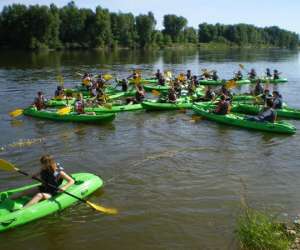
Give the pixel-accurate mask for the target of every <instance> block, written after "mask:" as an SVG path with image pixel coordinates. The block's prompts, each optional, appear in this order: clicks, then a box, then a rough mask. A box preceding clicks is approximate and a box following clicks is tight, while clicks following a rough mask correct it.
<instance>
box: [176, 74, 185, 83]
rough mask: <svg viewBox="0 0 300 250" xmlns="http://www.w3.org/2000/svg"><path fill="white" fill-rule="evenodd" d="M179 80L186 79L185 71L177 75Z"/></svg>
mask: <svg viewBox="0 0 300 250" xmlns="http://www.w3.org/2000/svg"><path fill="white" fill-rule="evenodd" d="M177 78H178V80H179V81H181V82H183V81H185V75H184V74H183V73H180V74H179V76H178V77H177Z"/></svg>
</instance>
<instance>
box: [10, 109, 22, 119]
mask: <svg viewBox="0 0 300 250" xmlns="http://www.w3.org/2000/svg"><path fill="white" fill-rule="evenodd" d="M23 111H24V110H23V109H16V110H14V111H11V112H9V115H10V116H11V117H13V118H15V117H17V116H20V115H22V114H23Z"/></svg>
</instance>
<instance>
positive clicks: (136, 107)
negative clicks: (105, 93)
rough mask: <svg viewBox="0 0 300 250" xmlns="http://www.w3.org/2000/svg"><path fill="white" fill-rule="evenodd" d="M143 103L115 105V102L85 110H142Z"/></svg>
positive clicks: (99, 112)
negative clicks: (110, 104)
mask: <svg viewBox="0 0 300 250" xmlns="http://www.w3.org/2000/svg"><path fill="white" fill-rule="evenodd" d="M142 109H143V106H142V104H140V103H138V104H126V105H115V104H113V105H112V106H111V107H109V106H108V105H106V106H105V105H104V106H99V107H87V108H85V109H84V110H85V111H86V112H95V113H96V114H102V113H117V112H126V111H137V110H142Z"/></svg>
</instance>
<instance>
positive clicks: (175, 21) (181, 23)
mask: <svg viewBox="0 0 300 250" xmlns="http://www.w3.org/2000/svg"><path fill="white" fill-rule="evenodd" d="M163 25H164V30H163V32H164V34H165V35H169V36H170V37H171V39H172V41H173V42H177V41H178V36H179V35H180V33H181V32H182V31H183V28H184V27H185V26H186V25H187V20H186V19H185V18H184V17H182V16H176V15H165V16H164V20H163Z"/></svg>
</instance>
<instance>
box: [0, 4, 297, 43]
mask: <svg viewBox="0 0 300 250" xmlns="http://www.w3.org/2000/svg"><path fill="white" fill-rule="evenodd" d="M163 27H164V28H163V30H158V29H156V20H155V17H154V15H153V13H151V12H149V13H147V14H141V15H138V16H134V15H133V14H132V13H122V12H119V13H115V12H110V11H109V10H108V9H103V8H102V7H100V6H98V7H96V9H95V10H91V9H87V8H78V7H77V6H76V5H75V3H74V2H70V3H69V4H67V5H66V6H64V7H62V8H58V7H57V6H55V5H54V4H51V5H50V6H40V5H32V6H26V5H21V4H13V5H10V6H6V7H4V8H3V10H2V11H1V13H0V47H2V48H19V49H43V48H44V49H65V48H66V49H90V48H149V47H151V48H163V47H176V46H185V45H187V46H195V47H198V46H199V47H203V46H213V47H215V46H217V47H280V48H297V46H298V45H299V36H298V34H296V33H294V32H290V31H287V30H283V29H280V28H278V27H276V26H274V27H266V28H258V27H255V26H254V25H248V24H236V25H223V24H215V25H214V24H207V23H202V24H199V27H198V29H195V28H193V27H189V26H188V21H187V19H186V18H184V17H182V16H176V15H165V16H164V18H163Z"/></svg>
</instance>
